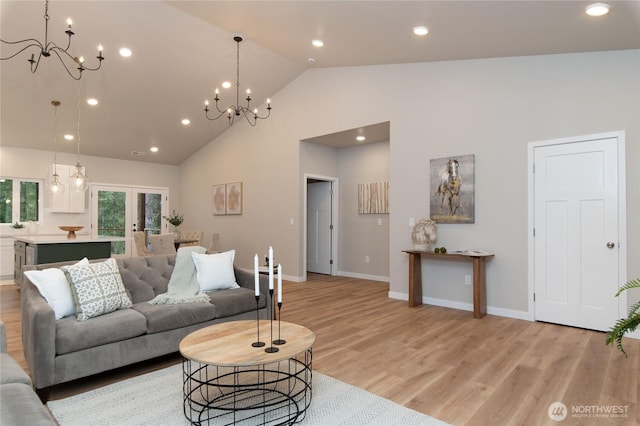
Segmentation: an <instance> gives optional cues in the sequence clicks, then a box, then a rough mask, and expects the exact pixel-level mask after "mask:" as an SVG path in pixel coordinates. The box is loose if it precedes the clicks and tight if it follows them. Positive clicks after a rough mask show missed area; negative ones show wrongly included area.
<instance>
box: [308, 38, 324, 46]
mask: <svg viewBox="0 0 640 426" xmlns="http://www.w3.org/2000/svg"><path fill="white" fill-rule="evenodd" d="M311 44H313V45H314V46H315V47H322V46H324V42H323V41H322V40H318V39H315V40H312V41H311Z"/></svg>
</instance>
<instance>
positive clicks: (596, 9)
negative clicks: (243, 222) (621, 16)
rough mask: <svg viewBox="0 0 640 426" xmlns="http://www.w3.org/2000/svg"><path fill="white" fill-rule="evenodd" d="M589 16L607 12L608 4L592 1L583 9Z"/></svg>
mask: <svg viewBox="0 0 640 426" xmlns="http://www.w3.org/2000/svg"><path fill="white" fill-rule="evenodd" d="M585 11H586V12H587V15H589V16H602V15H606V14H607V13H609V5H608V4H606V3H593V4H590V5H589V6H587V8H586V9H585Z"/></svg>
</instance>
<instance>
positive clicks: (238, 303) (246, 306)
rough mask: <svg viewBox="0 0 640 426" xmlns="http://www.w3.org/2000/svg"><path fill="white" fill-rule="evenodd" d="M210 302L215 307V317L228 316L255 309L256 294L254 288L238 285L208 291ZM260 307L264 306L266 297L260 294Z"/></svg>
mask: <svg viewBox="0 0 640 426" xmlns="http://www.w3.org/2000/svg"><path fill="white" fill-rule="evenodd" d="M206 293H207V295H208V296H209V297H210V298H211V303H213V304H214V305H215V307H216V318H224V317H230V316H232V315H237V314H242V313H244V312H249V311H253V310H255V309H256V296H255V292H254V290H250V289H248V288H244V287H240V288H233V289H228V290H217V291H208V292H206ZM258 306H259V307H260V308H264V307H265V306H266V299H265V297H264V296H260V299H259V304H258Z"/></svg>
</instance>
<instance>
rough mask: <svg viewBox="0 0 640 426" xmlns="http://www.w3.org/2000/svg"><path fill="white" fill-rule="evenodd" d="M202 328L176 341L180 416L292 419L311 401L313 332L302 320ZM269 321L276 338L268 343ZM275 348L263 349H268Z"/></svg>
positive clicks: (229, 420)
mask: <svg viewBox="0 0 640 426" xmlns="http://www.w3.org/2000/svg"><path fill="white" fill-rule="evenodd" d="M259 323H260V340H261V341H263V342H266V345H265V346H261V347H255V346H252V344H253V343H254V342H256V341H257V340H258V339H257V322H256V321H231V322H226V323H221V324H216V325H212V326H209V327H205V328H203V329H200V330H198V331H195V332H193V333H191V334H189V335H188V336H187V337H185V338H184V339H183V340H182V341H181V342H180V353H181V354H182V356H183V357H184V358H183V362H182V371H183V381H184V383H183V394H184V401H183V408H184V415H185V416H186V418H187V419H188V420H189V421H190V422H191V423H193V424H198V425H200V424H216V425H218V424H247V425H255V424H265V425H266V424H269V425H276V424H293V423H297V422H300V421H302V420H303V419H304V415H305V412H306V410H307V408H308V407H309V404H310V403H311V379H312V368H311V361H312V351H311V347H312V345H313V342H314V341H315V335H314V334H313V332H311V331H310V330H309V329H307V328H305V327H302V326H300V325H296V324H292V323H288V322H281V323H280V336H277V330H278V323H277V322H276V321H274V322H273V324H271V322H270V321H268V320H261V321H260V322H259ZM271 325H273V329H274V336H273V339H274V340H276V339H278V337H281V338H282V339H284V340H285V341H286V343H285V344H282V345H273V344H271V341H270V339H271V333H270V331H271V328H270V327H271ZM271 347H272V348H277V352H267V351H265V349H267V348H271Z"/></svg>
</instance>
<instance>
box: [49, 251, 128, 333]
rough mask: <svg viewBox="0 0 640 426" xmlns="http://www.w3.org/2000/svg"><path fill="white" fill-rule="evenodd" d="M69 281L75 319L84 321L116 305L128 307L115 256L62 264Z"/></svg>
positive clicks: (108, 310) (117, 307) (110, 309)
mask: <svg viewBox="0 0 640 426" xmlns="http://www.w3.org/2000/svg"><path fill="white" fill-rule="evenodd" d="M62 271H63V272H64V274H65V275H66V276H67V279H68V280H69V282H70V283H71V294H72V295H73V301H74V304H75V308H76V319H77V320H78V321H85V320H88V319H89V318H94V317H97V316H99V315H102V314H108V313H109V312H113V311H115V310H118V309H126V308H130V307H131V299H129V295H128V294H127V290H126V289H125V287H124V284H123V283H122V278H121V277H120V270H119V269H118V265H117V264H116V261H115V259H113V258H111V259H107V260H106V261H104V262H97V263H90V264H88V265H78V266H75V265H74V266H63V267H62Z"/></svg>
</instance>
